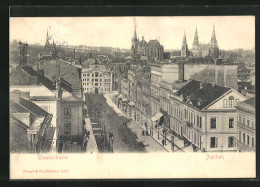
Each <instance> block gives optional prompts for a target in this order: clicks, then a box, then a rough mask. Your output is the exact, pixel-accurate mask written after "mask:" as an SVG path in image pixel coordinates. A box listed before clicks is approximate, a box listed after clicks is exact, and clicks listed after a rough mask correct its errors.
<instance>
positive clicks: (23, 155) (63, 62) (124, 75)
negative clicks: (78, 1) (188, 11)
mask: <svg viewBox="0 0 260 187" xmlns="http://www.w3.org/2000/svg"><path fill="white" fill-rule="evenodd" d="M9 35H10V40H9V41H10V44H9V46H10V47H9V52H10V54H9V75H10V82H9V85H10V90H9V92H10V93H9V94H10V98H9V103H10V127H9V128H10V145H9V147H10V166H11V176H12V175H13V178H24V177H25V178H41V179H42V178H43V179H47V178H53V177H54V178H56V177H57V178H66V177H68V176H70V177H71V178H78V177H77V176H76V177H75V172H74V173H73V174H70V172H73V171H72V170H73V169H72V168H74V169H76V168H75V166H72V165H73V164H72V163H73V161H74V160H70V159H72V158H73V159H76V160H77V162H79V163H80V161H81V162H84V163H88V164H89V165H88V166H89V167H92V168H96V170H98V169H100V168H103V167H106V169H109V170H108V171H110V169H111V168H112V169H113V167H110V166H111V163H114V164H115V168H117V167H120V165H121V166H124V167H129V168H131V167H136V168H138V167H142V169H140V168H139V169H137V170H138V171H140V173H139V174H138V173H135V174H134V175H130V174H129V177H133V176H134V177H136V178H138V176H140V177H153V175H147V176H146V175H143V174H141V173H142V171H143V172H144V170H145V171H146V170H147V171H149V170H153V169H151V168H150V167H152V165H149V167H147V165H148V163H149V162H150V163H156V164H158V165H160V167H161V166H162V165H163V166H162V167H167V168H168V167H169V168H170V167H174V166H176V165H175V164H176V161H177V162H178V159H180V161H179V162H181V163H183V162H186V164H185V167H186V168H189V166H186V165H188V164H189V162H192V164H198V165H200V166H201V168H203V170H205V168H207V167H213V166H212V164H216V165H225V164H228V165H227V168H229V169H232V167H233V165H230V164H231V163H232V162H230V161H231V160H233V161H234V162H235V161H237V162H238V163H239V162H241V163H242V164H244V165H246V166H247V167H248V168H246V169H245V171H241V172H245V173H248V175H249V176H244V175H243V174H239V173H237V174H236V173H234V172H233V173H232V174H231V175H226V176H227V177H230V176H231V177H255V164H256V162H255V151H256V119H255V17H254V16H160V17H155V16H153V17H151V16H150V17H149V16H147V17H138V16H137V17H132V16H131V17H130V16H129V17H10V33H9ZM135 155H136V156H135ZM153 155H155V157H153ZM160 155H161V156H160ZM247 155H248V156H247ZM74 157H75V158H74ZM110 157H111V159H112V158H113V159H112V161H109V159H108V158H110ZM199 157H201V158H200V159H199ZM87 158H90V159H87ZM142 158H146V159H144V160H146V161H144V163H142V162H141V160H143V159H142ZM157 158H160V159H157ZM167 158H170V160H171V158H172V161H170V160H169V161H167ZM191 158H198V159H197V160H196V159H193V160H192V161H188V160H189V159H191ZM23 159H24V160H23ZM91 159H92V161H93V159H95V161H93V163H95V162H99V161H100V160H101V161H100V162H106V163H103V164H99V166H97V165H95V164H92V161H90V160H91ZM106 159H108V160H106ZM132 159H134V160H135V161H133V160H132ZM149 159H150V161H149ZM247 159H250V161H248V160H247ZM30 160H31V161H30ZM137 160H138V161H137ZM156 160H157V161H156ZM201 160H203V163H202V164H199V163H200V161H201ZM49 161H50V163H49ZM123 161H124V162H123ZM100 162H99V163H100ZM127 162H128V163H127ZM172 162H174V163H175V164H174V165H171V163H172ZM201 162H202V161H201ZM206 162H208V164H205V163H206ZM64 163H67V164H64ZM108 163H110V164H109V167H107V164H108ZM131 163H135V164H136V165H139V166H136V165H135V164H134V166H133V164H131ZM161 163H163V164H162V165H161ZM224 163H225V164H224ZM30 164H31V165H33V166H34V167H32V166H31V165H30ZM37 164H40V165H41V167H43V165H44V166H45V167H47V166H48V165H49V166H50V168H51V169H50V168H49V169H48V168H45V169H39V168H41V167H40V166H37ZM55 164H58V165H59V166H57V168H61V166H60V165H63V166H64V167H65V165H66V167H68V168H65V169H64V168H63V169H61V170H60V169H57V171H56V170H55V169H53V167H52V166H54V165H55ZM90 165H91V166H90ZM131 165H132V166H131ZM234 165H235V164H234ZM36 166H37V167H36ZM77 166H79V165H78V164H77ZM26 167H28V168H26ZM70 167H71V168H70ZM86 167H87V166H86ZM176 167H177V166H176ZM178 167H181V166H178ZM183 167H184V166H183ZM194 167H196V165H193V166H192V167H190V170H193V168H194ZM214 167H217V166H214ZM236 167H239V166H236ZM21 168H22V169H21ZM115 168H114V169H115ZM144 168H145V169H144ZM155 168H156V166H155V167H154V169H155ZM85 169H86V168H85ZM233 169H235V167H234V168H233ZM247 169H248V171H247ZM20 170H21V171H20ZM86 170H87V169H86ZM96 170H95V169H94V170H92V171H93V175H94V173H95V171H96ZM223 170H225V169H224V168H223ZM237 170H241V168H240V169H237ZM249 170H250V171H249ZM79 171H82V172H79ZM83 171H84V168H83V167H82V168H81V169H80V170H78V172H79V173H81V174H82V175H80V177H79V178H96V177H99V178H102V177H103V175H104V178H107V177H109V178H114V177H115V178H121V177H122V178H128V175H127V173H124V172H121V174H122V173H124V174H122V176H121V174H120V171H119V170H118V171H117V172H118V175H116V176H114V177H111V174H109V172H108V173H106V172H104V173H103V174H102V175H101V174H100V175H98V174H95V176H96V177H94V176H92V174H90V175H83ZM161 171H162V173H161V174H160V175H159V174H158V175H156V176H154V177H155V178H156V177H159V178H168V177H172V178H174V176H172V175H169V174H166V173H164V171H165V170H164V169H162V170H161ZM232 171H233V170H232ZM89 172H90V171H89ZM128 172H130V173H131V172H135V170H134V169H129V170H128ZM151 172H152V171H151ZM190 172H191V171H189V173H186V172H184V171H183V172H180V174H176V173H175V174H176V177H177V178H190V177H191V178H193V177H194V178H196V177H207V175H206V174H205V173H204V174H201V173H200V172H198V173H197V174H194V173H193V174H192V173H190ZM204 172H206V171H204ZM237 172H239V171H237ZM144 173H145V172H144ZM148 173H149V172H148ZM37 174H40V175H39V176H38V177H37ZM62 174H64V176H62V177H61V175H62ZM223 174H224V175H225V172H224V171H223ZM50 175H53V176H50ZM56 175H57V176H56ZM209 175H210V174H209ZM210 176H211V175H210ZM211 177H212V176H211ZM215 177H222V178H225V176H222V175H221V172H220V171H218V174H217V175H215Z"/></svg>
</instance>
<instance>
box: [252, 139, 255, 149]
mask: <svg viewBox="0 0 260 187" xmlns="http://www.w3.org/2000/svg"><path fill="white" fill-rule="evenodd" d="M254 146H255V140H254V138H253V137H252V147H254Z"/></svg>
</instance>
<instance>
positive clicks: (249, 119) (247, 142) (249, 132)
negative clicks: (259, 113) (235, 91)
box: [236, 97, 256, 152]
mask: <svg viewBox="0 0 260 187" xmlns="http://www.w3.org/2000/svg"><path fill="white" fill-rule="evenodd" d="M236 109H237V127H238V134H237V137H238V141H237V149H238V151H239V152H241V151H242V152H245V151H255V147H256V145H255V128H256V126H255V97H252V98H250V99H247V100H245V101H242V102H239V103H238V105H237V106H236Z"/></svg>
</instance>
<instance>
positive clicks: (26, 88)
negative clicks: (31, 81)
mask: <svg viewBox="0 0 260 187" xmlns="http://www.w3.org/2000/svg"><path fill="white" fill-rule="evenodd" d="M15 90H20V91H22V92H30V96H32V97H37V96H55V93H53V92H52V91H50V90H49V89H48V88H46V87H45V86H44V85H23V86H10V92H13V91H15Z"/></svg>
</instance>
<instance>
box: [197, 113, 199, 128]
mask: <svg viewBox="0 0 260 187" xmlns="http://www.w3.org/2000/svg"><path fill="white" fill-rule="evenodd" d="M199 122H200V118H199V116H198V115H197V126H199Z"/></svg>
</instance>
